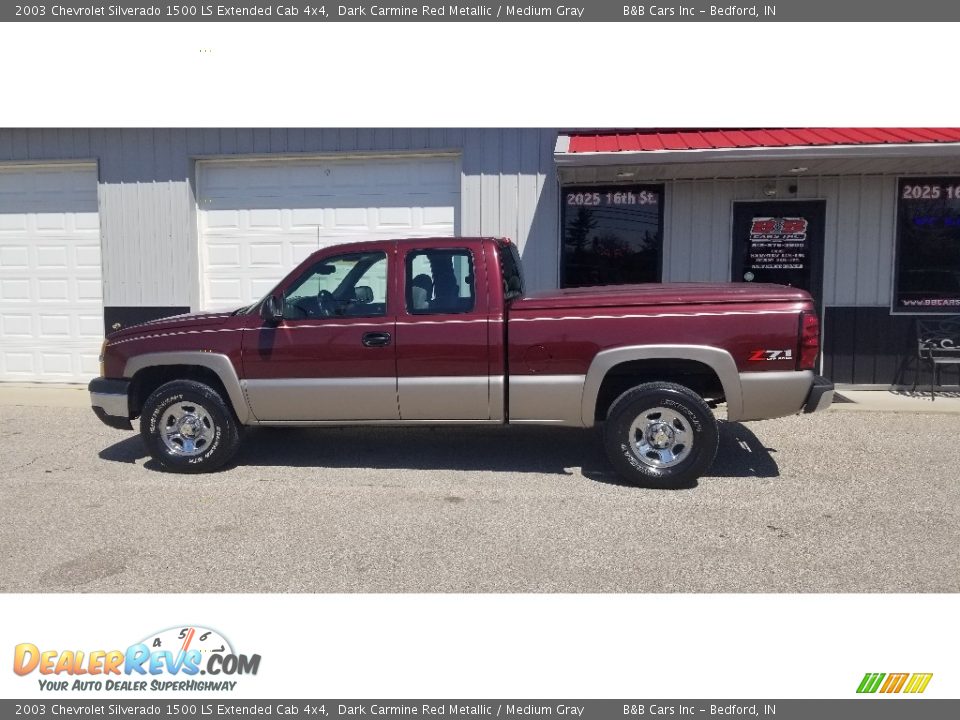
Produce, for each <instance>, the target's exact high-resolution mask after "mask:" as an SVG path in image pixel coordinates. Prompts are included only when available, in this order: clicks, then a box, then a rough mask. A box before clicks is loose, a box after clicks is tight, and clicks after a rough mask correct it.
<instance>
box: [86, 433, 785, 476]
mask: <svg viewBox="0 0 960 720" xmlns="http://www.w3.org/2000/svg"><path fill="white" fill-rule="evenodd" d="M775 452H776V450H775V449H773V448H767V447H764V445H763V443H762V442H760V440H759V439H758V438H757V436H756V435H754V434H753V433H752V432H751V431H750V430H749V429H748V428H747V427H746V426H744V425H741V424H740V423H728V422H720V448H719V451H718V452H717V458H716V460H715V461H714V463H713V467H711V469H710V470H709V472H708V473H707V476H708V477H720V478H771V477H777V476H779V474H780V471H779V468H778V467H777V463H776V461H775V460H774V459H773V456H772V455H771V453H775ZM99 456H100V458H101V459H103V460H109V461H111V462H119V463H131V464H133V463H136V462H137V461H138V460H141V459H143V458H145V457H147V453H146V450H145V448H144V446H143V443H142V441H141V440H140V437H139V436H138V435H137V436H133V437H128V438H127V439H125V440H123V441H121V442H118V443H116V444H114V445H111V446H110V447H108V448H106V449H104V450H102V451H101V452H100V454H99ZM237 466H249V467H268V466H274V467H275V466H280V467H304V468H306V467H325V468H344V469H347V468H373V469H382V470H452V471H473V472H477V471H479V472H484V471H486V472H515V473H545V474H557V475H572V474H574V473H575V472H576V468H580V469H581V472H582V473H583V475H584V476H585V477H587V478H589V479H591V480H594V481H597V482H602V483H607V484H611V485H620V486H624V487H632V486H631V485H630V484H629V483H626V482H624V481H623V480H622V479H621V478H620V477H619V476H618V475H617V474H616V473H615V472H614V471H613V469H612V468H611V467H610V464H609V462H608V461H607V458H606V454H605V453H604V450H603V444H602V442H601V439H600V433H599V432H598V431H596V430H578V429H575V428H551V427H533V426H529V427H528V426H513V427H501V426H496V427H494V426H476V427H466V426H448V427H415V428H403V427H343V428H250V429H248V430H247V432H246V433H245V434H244V437H243V440H242V443H241V448H240V452H239V453H238V454H237V457H236V459H235V460H234V461H232V462H231V463H229V464H228V465H227V466H226V467H225V468H223V470H222V471H229V470H230V469H232V468H234V467H237ZM144 467H146V468H147V469H148V470H160V467H159V465H158V464H157V463H156V462H154V461H153V460H148V461H147V462H146V463H145V465H144ZM696 486H697V483H693V484H692V485H690V486H689V487H691V488H692V487H696Z"/></svg>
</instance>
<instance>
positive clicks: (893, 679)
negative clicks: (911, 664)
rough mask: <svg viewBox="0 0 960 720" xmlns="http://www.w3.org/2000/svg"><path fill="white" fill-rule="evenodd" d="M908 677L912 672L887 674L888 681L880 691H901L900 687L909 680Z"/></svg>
mask: <svg viewBox="0 0 960 720" xmlns="http://www.w3.org/2000/svg"><path fill="white" fill-rule="evenodd" d="M908 677H910V673H890V674H889V675H887V681H886V682H885V683H884V684H883V687H881V688H880V692H882V693H898V692H900V689H901V688H902V687H903V684H904V683H905V682H906V681H907V678H908Z"/></svg>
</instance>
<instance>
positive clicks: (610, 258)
mask: <svg viewBox="0 0 960 720" xmlns="http://www.w3.org/2000/svg"><path fill="white" fill-rule="evenodd" d="M561 200H562V203H563V208H562V214H561V217H562V227H563V240H562V248H563V253H562V261H561V277H560V283H561V286H562V287H579V286H583V285H622V284H625V283H644V282H659V281H660V254H661V249H662V247H663V186H661V185H603V186H592V187H582V186H569V187H565V188H563V191H562V193H561Z"/></svg>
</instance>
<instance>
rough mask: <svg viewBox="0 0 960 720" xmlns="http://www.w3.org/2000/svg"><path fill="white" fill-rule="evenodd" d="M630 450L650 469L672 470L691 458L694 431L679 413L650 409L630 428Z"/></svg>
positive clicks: (667, 409) (662, 408)
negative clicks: (669, 468) (670, 468)
mask: <svg viewBox="0 0 960 720" xmlns="http://www.w3.org/2000/svg"><path fill="white" fill-rule="evenodd" d="M630 449H631V450H633V454H634V455H636V457H637V459H638V460H639V461H640V462H642V463H643V464H644V465H647V466H648V467H652V468H667V467H672V466H674V465H676V464H678V463H681V462H683V461H684V460H686V459H687V458H688V457H690V452H691V451H692V450H693V428H692V427H691V426H690V421H689V420H687V418H685V417H684V416H683V415H681V414H680V413H678V412H677V411H676V410H671V409H669V408H665V407H655V408H650V409H649V410H645V411H644V412H643V413H641V414H640V415H638V416H637V418H636V419H635V420H634V421H633V424H632V425H631V426H630Z"/></svg>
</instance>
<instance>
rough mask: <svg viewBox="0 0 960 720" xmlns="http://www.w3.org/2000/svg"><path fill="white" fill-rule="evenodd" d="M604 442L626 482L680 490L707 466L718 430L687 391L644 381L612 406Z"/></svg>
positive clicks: (713, 453)
mask: <svg viewBox="0 0 960 720" xmlns="http://www.w3.org/2000/svg"><path fill="white" fill-rule="evenodd" d="M603 442H604V446H605V447H606V451H607V456H608V457H609V458H610V462H611V463H612V464H613V466H614V468H615V469H616V470H617V472H618V473H619V474H620V475H621V477H623V478H624V479H625V480H627V481H629V482H631V483H633V484H635V485H641V486H644V487H656V488H679V487H686V486H689V485H690V484H692V483H693V482H694V481H695V480H696V479H697V478H698V477H700V476H701V475H703V473H705V472H706V471H707V470H708V469H709V468H710V465H711V464H712V463H713V459H714V458H715V457H716V454H717V446H718V445H719V431H718V428H717V420H716V418H715V417H714V416H713V413H712V412H711V411H710V408H709V407H707V404H706V403H705V402H704V401H703V398H701V397H700V396H699V395H697V394H696V393H695V392H693V391H692V390H690V389H689V388H686V387H684V386H682V385H677V384H674V383H665V382H659V383H646V384H644V385H638V386H637V387H635V388H632V389H630V390H628V391H627V392H625V393H624V394H623V395H621V396H620V397H619V398H617V399H616V400H615V401H614V402H613V404H612V405H611V406H610V411H609V412H608V413H607V421H606V424H605V425H604V430H603Z"/></svg>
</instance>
